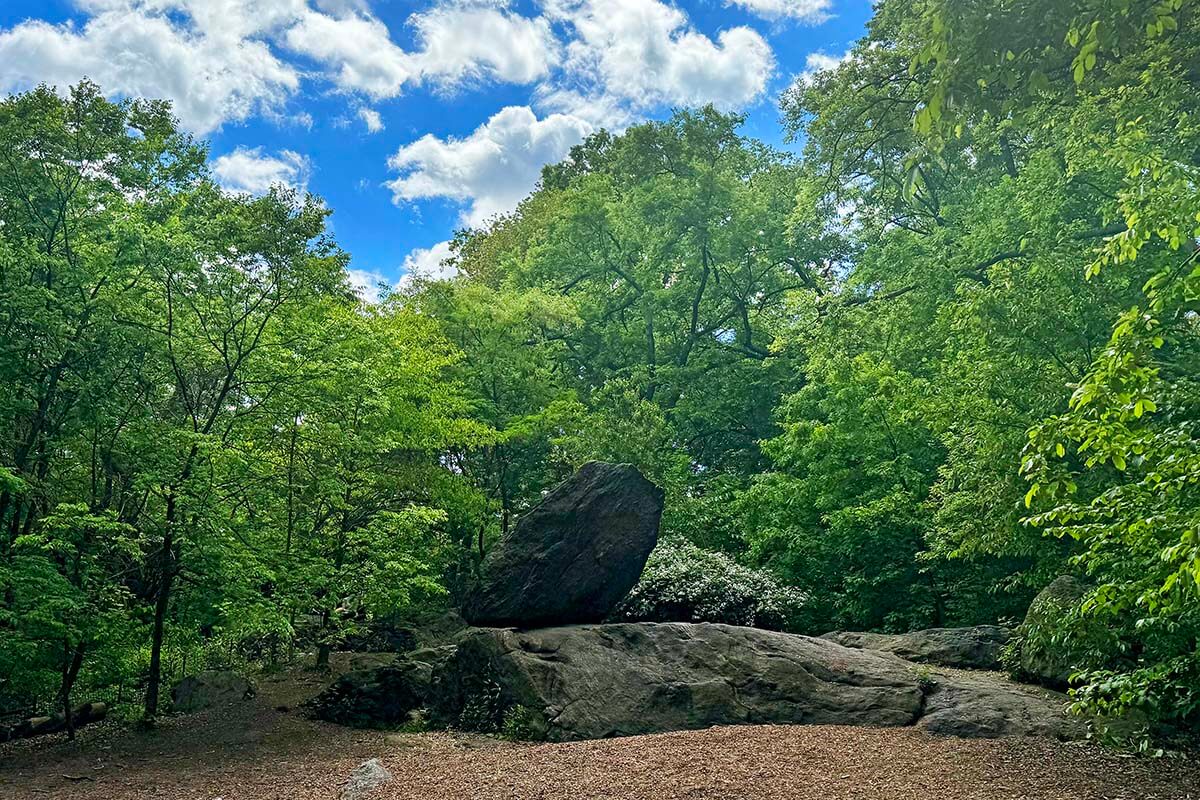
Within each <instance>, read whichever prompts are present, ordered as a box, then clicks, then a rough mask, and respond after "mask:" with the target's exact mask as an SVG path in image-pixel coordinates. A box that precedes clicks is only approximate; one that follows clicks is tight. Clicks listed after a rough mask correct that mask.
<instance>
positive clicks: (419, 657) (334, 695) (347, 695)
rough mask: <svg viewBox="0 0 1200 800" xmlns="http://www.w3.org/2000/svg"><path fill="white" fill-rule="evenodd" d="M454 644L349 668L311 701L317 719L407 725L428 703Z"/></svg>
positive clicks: (364, 725) (361, 724) (373, 725)
mask: <svg viewBox="0 0 1200 800" xmlns="http://www.w3.org/2000/svg"><path fill="white" fill-rule="evenodd" d="M454 649H455V648H454V647H453V646H444V647H430V648H425V649H422V650H414V651H413V652H411V653H408V654H406V655H404V656H401V657H399V658H398V659H396V660H395V662H394V663H391V664H385V665H382V666H377V667H374V668H371V669H360V670H355V671H353V672H348V673H346V674H345V675H342V676H341V677H339V678H338V679H337V680H336V681H334V682H333V683H332V684H331V685H330V686H329V687H328V688H326V689H325V690H324V691H323V692H321V693H320V694H319V695H317V696H316V697H315V698H314V699H313V700H312V701H311V702H310V703H309V707H310V708H311V709H312V714H313V716H314V717H316V718H317V719H323V720H325V721H327V722H336V723H339V724H341V725H350V726H353V727H359V728H378V727H392V726H397V725H403V724H405V723H407V722H409V721H410V718H411V714H412V712H413V711H415V710H416V709H419V708H422V707H424V706H425V705H426V704H427V703H428V698H429V692H430V685H431V683H432V681H433V673H434V670H435V669H436V668H437V667H438V666H440V665H441V664H443V663H444V662H445V661H446V660H447V659H449V658H450V656H451V655H452V654H453V653H454Z"/></svg>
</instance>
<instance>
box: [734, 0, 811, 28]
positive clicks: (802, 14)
mask: <svg viewBox="0 0 1200 800" xmlns="http://www.w3.org/2000/svg"><path fill="white" fill-rule="evenodd" d="M726 5H730V6H737V7H739V8H743V9H745V10H746V11H749V12H750V13H751V14H757V15H758V16H760V17H764V18H766V19H769V20H781V19H792V20H798V21H800V22H807V23H810V24H813V25H815V24H817V23H821V22H824V21H825V20H827V19H829V18H830V17H831V16H832V14H830V9H831V8H832V7H833V0H726Z"/></svg>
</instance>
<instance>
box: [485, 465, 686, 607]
mask: <svg viewBox="0 0 1200 800" xmlns="http://www.w3.org/2000/svg"><path fill="white" fill-rule="evenodd" d="M662 507H663V492H662V489H660V488H658V487H657V486H655V485H654V484H652V483H651V482H650V481H648V480H646V478H644V477H643V476H642V474H641V473H640V472H638V471H637V469H636V468H634V467H633V466H630V465H629V464H606V463H603V462H598V461H593V462H591V463H589V464H585V465H584V466H583V467H582V468H581V469H580V470H579V472H578V473H576V474H575V475H574V476H573V477H572V478H570V479H569V480H567V481H566V482H565V483H563V484H562V485H561V486H559V487H558V488H557V489H555V490H554V491H553V492H551V493H550V494H549V495H547V496H546V498H545V499H544V500H542V502H541V503H539V504H538V505H537V506H535V507H534V508H532V509H530V510H529V512H528V513H526V514H525V515H524V516H522V517H521V519H520V521H519V522H518V523H517V525H516V527H515V528H514V529H513V530H512V531H510V532H509V534H508V535H507V536H506V537H504V538H503V539H502V540H501V541H499V542H498V543H497V544H496V545H495V546H493V547H492V549H491V551H490V552H489V553H488V554H487V557H486V558H485V559H484V562H483V565H482V567H481V577H480V581H479V583H478V585H477V586H476V587H475V588H474V590H473V591H472V593H471V594H470V595H469V597H468V598H467V601H466V603H465V604H464V606H463V617H464V618H465V619H466V620H467V622H469V623H471V624H473V625H487V626H497V627H501V626H514V627H522V628H536V627H541V626H547V625H563V624H570V623H582V622H599V621H601V620H603V619H604V618H605V617H606V616H608V614H609V612H611V611H612V609H613V608H614V607H615V606H616V604H617V603H618V602H620V600H621V598H623V597H624V596H625V595H626V594H628V592H629V590H630V589H631V588H633V586H634V585H635V584H636V583H637V581H638V578H639V577H641V574H642V568H643V567H644V566H645V564H646V558H647V557H648V556H649V555H650V551H651V550H653V549H654V545H655V544H656V543H657V541H658V523H659V518H660V517H661V516H662Z"/></svg>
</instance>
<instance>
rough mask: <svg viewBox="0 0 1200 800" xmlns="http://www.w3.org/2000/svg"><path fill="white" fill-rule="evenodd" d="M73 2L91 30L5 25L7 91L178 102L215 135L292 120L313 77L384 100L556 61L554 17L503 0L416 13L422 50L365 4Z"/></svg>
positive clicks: (1, 38) (529, 76) (341, 0)
mask: <svg viewBox="0 0 1200 800" xmlns="http://www.w3.org/2000/svg"><path fill="white" fill-rule="evenodd" d="M75 4H76V5H77V7H78V8H79V9H80V11H82V12H84V14H85V15H86V19H85V21H84V22H83V23H82V24H81V25H76V24H74V23H71V22H68V23H63V24H60V25H55V24H50V23H47V22H43V21H39V20H29V21H26V22H22V23H19V24H17V25H15V26H13V27H11V28H8V29H0V93H7V92H14V91H21V90H24V89H28V88H31V87H33V86H35V85H36V84H38V83H43V82H44V83H48V84H51V85H55V86H58V87H59V88H60V89H62V88H65V87H66V86H68V85H70V84H74V83H78V82H79V81H80V80H81V79H82V78H84V77H89V78H91V79H92V80H94V81H96V82H97V83H98V84H99V85H100V86H101V88H102V89H103V90H104V91H105V92H106V93H108V94H109V95H114V96H126V97H148V98H156V99H158V98H161V99H167V100H171V101H172V103H173V104H174V107H175V112H176V114H177V115H178V116H179V118H180V121H181V123H182V124H183V127H184V128H186V129H187V130H189V131H191V132H193V133H198V134H206V133H210V132H212V131H214V130H216V129H218V128H220V127H221V126H222V125H223V124H225V123H227V122H240V121H243V120H246V119H249V118H251V117H255V116H261V117H266V118H271V119H276V120H280V121H286V120H288V119H291V118H292V117H293V115H292V114H291V113H290V112H289V111H287V110H286V106H287V104H288V102H289V101H290V100H292V99H294V98H295V96H296V95H297V93H298V92H299V91H300V89H301V86H302V82H303V81H304V80H305V79H311V80H315V81H321V82H325V83H327V84H329V85H332V86H333V88H335V89H337V90H339V91H342V92H346V93H350V94H358V95H365V96H366V97H368V98H371V99H373V100H379V99H384V98H391V97H396V96H398V95H400V94H401V93H402V92H403V91H404V89H405V88H406V87H408V86H412V85H418V84H421V83H431V84H435V85H437V86H439V87H444V88H453V87H455V86H457V85H459V84H462V83H466V82H474V83H479V82H484V81H489V80H495V81H502V82H508V83H532V82H535V81H538V80H541V79H543V78H545V77H546V76H547V75H548V74H549V72H550V70H551V68H552V67H553V65H555V64H556V63H557V62H558V60H559V45H558V43H557V41H556V40H555V37H554V35H553V33H552V32H551V29H550V24H549V22H548V21H547V20H546V19H545V18H542V17H536V18H530V17H523V16H521V15H519V14H517V13H515V12H513V11H511V10H510V9H509V7H508V3H507V2H506V0H441V1H440V2H436V3H435V4H434V5H433V6H432V7H431V8H429V9H427V10H425V11H422V12H420V13H418V14H414V15H412V16H411V17H410V18H409V19H408V22H407V24H408V26H410V27H411V28H412V30H413V31H414V39H415V41H416V43H417V48H416V49H415V50H413V51H412V52H409V51H406V50H405V49H404V48H402V47H401V46H400V45H398V44H397V43H396V41H395V40H394V38H393V32H392V31H391V30H390V29H389V28H388V26H387V25H385V24H384V23H383V21H382V20H380V19H379V18H377V17H376V16H375V15H374V14H373V13H372V12H371V9H370V6H369V4H368V3H367V2H366V0H75ZM314 65H315V67H316V69H315V70H314ZM368 124H370V123H368Z"/></svg>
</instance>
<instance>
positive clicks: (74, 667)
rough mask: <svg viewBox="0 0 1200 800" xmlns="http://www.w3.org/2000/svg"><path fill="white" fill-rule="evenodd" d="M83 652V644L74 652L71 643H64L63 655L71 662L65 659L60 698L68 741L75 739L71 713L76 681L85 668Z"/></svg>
mask: <svg viewBox="0 0 1200 800" xmlns="http://www.w3.org/2000/svg"><path fill="white" fill-rule="evenodd" d="M83 651H84V644H83V642H80V643H79V644H77V645H75V648H74V650H72V648H71V644H70V642H67V641H64V642H63V655H64V656H68V657H69V660H68V658H64V659H63V672H62V683H61V684H60V685H59V687H58V698H59V700H60V701H61V707H62V716H63V720H64V721H65V724H66V728H67V738H68V739H74V738H75V715H74V714H73V713H71V690H72V689H73V688H75V679H76V678H78V677H79V668H80V667H81V666H83Z"/></svg>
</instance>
